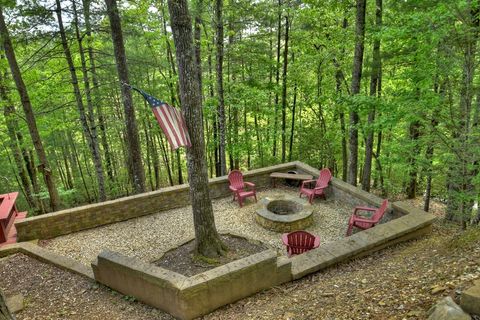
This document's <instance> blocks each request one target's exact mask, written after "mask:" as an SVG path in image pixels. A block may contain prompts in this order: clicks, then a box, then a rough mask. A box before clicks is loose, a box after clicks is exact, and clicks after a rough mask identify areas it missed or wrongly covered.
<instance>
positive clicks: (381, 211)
mask: <svg viewBox="0 0 480 320" xmlns="http://www.w3.org/2000/svg"><path fill="white" fill-rule="evenodd" d="M387 207H388V200H387V199H385V200H383V202H382V205H381V206H380V208H378V209H377V210H376V211H375V213H374V214H373V215H372V222H373V223H377V222H378V221H380V220H381V219H382V218H383V215H384V214H385V212H386V211H387Z"/></svg>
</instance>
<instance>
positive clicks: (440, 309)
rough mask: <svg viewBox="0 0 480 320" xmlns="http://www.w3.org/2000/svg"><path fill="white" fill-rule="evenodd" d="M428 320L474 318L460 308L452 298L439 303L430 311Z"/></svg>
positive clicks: (464, 319) (467, 319) (468, 319)
mask: <svg viewBox="0 0 480 320" xmlns="http://www.w3.org/2000/svg"><path fill="white" fill-rule="evenodd" d="M428 314H429V315H430V316H429V317H428V320H471V319H472V318H471V317H470V316H469V315H468V314H467V313H465V312H464V311H463V310H462V308H460V307H459V306H458V305H457V304H456V303H455V302H454V301H453V300H452V298H451V297H446V298H443V299H442V300H440V301H439V302H437V304H436V305H434V306H433V307H431V308H430V310H428Z"/></svg>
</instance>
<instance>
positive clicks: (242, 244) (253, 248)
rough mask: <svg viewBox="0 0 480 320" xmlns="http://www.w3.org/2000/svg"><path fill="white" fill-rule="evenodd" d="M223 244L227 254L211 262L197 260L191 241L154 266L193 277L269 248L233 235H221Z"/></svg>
mask: <svg viewBox="0 0 480 320" xmlns="http://www.w3.org/2000/svg"><path fill="white" fill-rule="evenodd" d="M220 237H221V239H222V241H223V243H224V244H225V245H226V247H227V248H228V251H227V252H226V254H225V255H224V256H222V257H219V258H217V259H211V260H210V261H201V260H199V259H195V257H194V255H193V254H192V251H193V248H194V241H193V240H192V241H189V242H187V243H185V244H183V245H181V246H179V247H178V248H175V249H172V250H170V251H168V252H166V253H165V254H164V255H163V256H162V258H160V259H159V260H157V261H155V262H154V264H155V265H157V266H159V267H162V268H165V269H168V270H172V271H175V272H178V273H180V274H183V275H184V276H187V277H191V276H193V275H196V274H198V273H202V272H205V271H207V270H210V269H213V268H216V267H218V266H221V265H224V264H227V263H229V262H232V261H235V260H238V259H242V258H245V257H248V256H250V255H252V254H256V253H259V252H261V251H263V250H266V249H267V247H266V246H265V245H264V244H262V243H261V242H258V241H256V242H254V241H249V240H247V239H246V238H242V237H236V236H232V235H228V234H226V235H221V236H220Z"/></svg>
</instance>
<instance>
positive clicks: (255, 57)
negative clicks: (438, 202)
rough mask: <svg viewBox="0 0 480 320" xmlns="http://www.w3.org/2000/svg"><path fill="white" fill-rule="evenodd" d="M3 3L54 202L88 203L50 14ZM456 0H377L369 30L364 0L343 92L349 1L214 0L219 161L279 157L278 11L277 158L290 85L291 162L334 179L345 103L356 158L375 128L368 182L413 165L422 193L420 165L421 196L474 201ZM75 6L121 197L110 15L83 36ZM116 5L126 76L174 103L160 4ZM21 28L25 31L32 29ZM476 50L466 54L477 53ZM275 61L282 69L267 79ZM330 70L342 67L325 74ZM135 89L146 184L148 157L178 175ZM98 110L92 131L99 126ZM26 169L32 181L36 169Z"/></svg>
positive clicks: (87, 182) (471, 117)
mask: <svg viewBox="0 0 480 320" xmlns="http://www.w3.org/2000/svg"><path fill="white" fill-rule="evenodd" d="M2 3H3V4H4V6H5V7H8V8H9V9H5V11H6V12H5V14H6V15H7V17H8V18H9V19H8V20H9V21H11V23H10V24H9V29H10V30H11V33H12V39H13V41H14V47H15V51H16V54H17V59H18V60H19V64H20V65H21V69H22V75H23V77H24V79H25V82H26V84H27V87H28V90H29V93H30V97H31V100H32V104H33V107H34V111H35V114H36V117H37V126H38V128H39V131H40V133H41V137H42V140H43V143H44V145H45V147H46V150H47V153H48V156H49V159H50V161H52V163H54V164H55V165H54V175H55V177H56V179H57V181H58V183H59V184H60V185H61V186H62V187H61V188H60V190H59V191H60V194H61V197H62V201H63V203H64V206H65V207H69V206H73V205H78V204H81V203H86V202H93V201H95V200H96V197H97V186H96V181H95V179H94V176H95V172H94V166H93V161H92V159H91V156H90V153H89V151H88V150H89V149H88V146H87V145H86V140H85V138H84V137H83V133H82V130H81V127H80V126H79V119H78V112H77V111H76V107H75V99H74V95H73V93H72V89H71V84H70V79H69V77H68V70H67V64H66V62H65V59H64V57H63V53H62V50H61V46H60V42H59V41H60V40H59V38H58V37H57V36H56V31H57V28H58V27H57V25H56V21H54V20H53V17H52V14H51V12H50V11H49V10H48V9H49V8H48V7H46V6H43V7H42V4H43V2H32V3H28V2H25V3H23V2H21V3H20V5H19V6H18V7H17V8H13V7H12V6H7V5H6V1H5V0H4V1H3V2H2ZM468 3H469V2H467V1H464V0H462V1H457V2H455V3H452V1H447V0H436V1H429V2H418V1H384V4H383V7H384V10H383V26H382V27H381V28H378V27H377V26H375V2H374V1H369V2H368V7H367V25H366V39H365V52H364V63H363V77H362V82H361V93H360V94H359V95H355V96H354V97H352V96H350V94H349V90H350V82H351V70H352V61H353V48H354V28H355V21H354V19H355V7H354V6H352V5H351V2H349V1H330V0H329V1H317V0H308V1H303V2H299V1H286V2H283V4H282V7H280V8H279V7H278V4H277V3H276V2H271V1H251V0H238V1H233V2H232V1H231V2H227V3H226V4H225V8H224V21H225V25H224V28H225V39H224V46H225V56H224V63H225V65H224V83H225V106H226V112H227V142H228V146H227V158H228V157H229V156H231V157H232V160H234V163H235V162H238V164H239V167H240V168H241V169H243V170H245V169H250V168H256V167H261V166H266V165H270V164H275V163H279V162H280V157H279V156H278V154H281V153H280V152H277V155H276V156H273V154H272V150H273V147H274V146H273V143H274V140H275V139H274V135H276V142H277V146H276V147H277V150H279V149H280V148H281V143H280V142H281V121H282V119H281V98H280V96H281V92H282V80H283V79H282V77H281V71H282V67H283V63H284V61H283V56H281V57H280V62H279V65H277V57H276V54H277V47H276V46H277V36H278V34H277V25H278V14H279V11H280V13H281V24H282V26H281V28H282V32H281V33H280V37H281V41H280V46H281V48H280V53H282V51H283V46H284V39H283V37H284V29H285V28H284V27H285V26H284V20H285V18H284V17H285V16H286V15H287V14H288V15H289V18H290V21H291V29H290V40H289V43H290V48H289V52H290V54H289V57H288V59H289V60H288V76H287V106H286V119H285V127H286V137H287V155H289V152H290V151H289V150H288V144H289V142H290V133H291V125H292V118H293V103H294V102H293V101H294V94H296V105H295V123H294V130H293V141H292V146H293V148H292V151H291V158H292V159H293V160H297V159H299V160H302V161H304V162H307V163H309V164H311V165H313V166H315V167H325V166H329V167H331V169H333V172H334V175H335V176H338V177H340V176H341V172H342V166H343V164H344V161H345V160H346V159H343V158H342V138H345V139H346V142H347V143H348V132H349V129H350V128H349V124H348V123H349V121H348V116H349V112H351V111H356V112H357V113H358V114H359V116H360V122H359V124H358V129H359V134H360V137H359V141H360V145H359V155H360V159H359V160H360V161H359V162H360V164H362V163H363V161H364V154H365V145H364V144H365V138H366V136H367V134H368V133H369V132H374V134H375V143H374V145H375V148H374V152H375V153H376V154H378V159H377V160H378V163H380V164H381V167H382V171H381V172H380V171H378V170H376V169H375V167H376V164H377V162H376V161H375V159H374V161H373V168H374V169H373V170H372V179H373V180H374V181H375V187H376V188H378V189H380V188H382V187H381V186H380V185H379V183H380V182H379V181H380V177H382V178H383V179H384V185H383V189H384V190H385V191H386V192H387V194H388V195H395V196H396V195H401V194H403V193H404V192H405V189H406V186H407V185H408V184H409V183H410V181H411V175H412V174H414V175H415V179H416V182H417V185H418V191H417V193H418V194H422V193H423V190H424V189H425V187H426V181H427V176H428V175H431V176H432V177H433V179H432V195H434V196H436V197H439V198H442V199H446V198H449V195H450V196H451V197H453V198H458V199H460V201H463V202H472V201H474V200H475V199H478V193H479V192H478V190H479V186H480V182H479V181H480V178H479V170H478V162H475V161H474V160H475V159H478V158H480V150H479V149H480V147H479V145H480V143H479V141H480V139H479V137H480V134H479V132H480V131H479V129H478V117H479V115H478V114H479V112H480V111H479V109H478V97H476V95H478V93H477V91H478V83H479V77H478V70H477V69H474V70H473V72H474V77H473V86H472V89H471V90H473V93H474V95H475V98H474V99H472V101H471V104H470V109H469V110H467V111H465V112H463V111H462V110H461V108H460V107H461V106H460V105H461V101H462V100H461V99H462V96H463V95H464V92H465V81H464V63H465V59H464V57H465V52H466V43H467V41H468V40H469V39H471V37H472V34H474V33H472V28H471V27H470V26H469V24H468V13H469V8H468ZM196 4H197V2H196V1H192V3H191V6H190V8H191V12H192V13H193V12H195V10H196V8H197V7H196ZM202 4H203V6H202V8H201V9H202V10H201V11H202V13H201V19H202V24H201V41H200V45H201V61H202V66H201V68H202V90H203V111H204V127H205V130H206V147H207V161H208V164H209V170H210V175H211V176H213V175H215V149H216V148H217V147H218V142H219V137H218V134H217V135H216V136H215V126H216V117H217V114H216V108H217V103H218V99H217V96H216V89H215V88H216V82H215V72H216V71H215V44H214V34H215V25H214V22H213V21H214V19H213V16H214V11H213V8H212V3H211V2H208V1H202ZM63 5H64V6H65V8H64V10H65V13H64V15H65V16H67V15H69V14H70V12H71V8H70V7H69V6H71V4H69V3H67V2H66V3H64V4H63ZM82 9H83V8H81V7H79V8H78V10H79V13H80V26H79V27H80V32H81V35H82V37H83V38H82V44H83V47H84V49H88V48H89V46H91V47H92V48H93V53H94V61H90V58H89V57H88V53H87V52H85V54H86V56H87V67H88V68H89V74H88V76H89V79H90V85H91V87H92V94H93V101H94V106H95V110H94V112H93V118H94V119H95V121H96V128H97V134H98V138H99V139H100V140H102V139H103V140H102V141H106V143H107V145H108V148H109V153H110V154H109V156H110V159H111V172H110V173H111V177H110V176H109V175H108V174H107V162H106V156H107V150H106V148H105V145H104V144H103V142H102V143H100V145H101V153H102V158H103V163H104V170H105V172H106V177H107V181H106V184H107V193H108V196H109V198H116V197H120V196H124V195H127V194H130V193H131V192H132V190H131V187H130V184H131V177H129V176H128V170H127V168H128V165H129V164H128V159H127V158H126V157H125V155H126V154H127V152H126V144H125V142H124V141H125V136H124V134H125V123H124V116H123V110H122V104H121V99H122V98H121V95H120V86H119V83H118V80H117V78H116V69H115V61H114V58H113V54H112V53H113V47H112V43H111V38H110V35H109V34H108V32H105V30H109V25H108V19H105V16H104V14H103V11H102V10H103V8H102V7H101V6H92V7H91V24H92V34H91V36H87V35H86V29H85V23H84V17H83V10H82ZM120 11H121V17H122V25H123V31H124V37H125V39H124V41H125V46H126V54H127V58H128V64H129V65H128V66H129V76H130V82H131V84H133V85H135V86H137V87H139V88H142V89H144V90H145V91H147V92H149V93H151V94H152V95H154V96H156V97H157V98H159V99H161V100H164V101H167V102H169V103H170V104H174V105H175V106H176V107H179V97H178V91H177V75H176V61H175V52H174V50H175V48H174V45H173V41H172V34H171V32H170V27H169V26H170V24H171V23H170V21H169V17H168V10H167V8H166V3H165V2H162V1H154V2H151V1H144V0H140V1H124V2H122V5H121V6H120ZM67 12H69V13H68V14H67ZM66 21H67V25H66V27H67V33H68V36H69V45H70V49H71V51H72V54H73V56H74V62H75V65H76V66H77V75H78V77H79V80H80V81H81V83H80V86H81V90H82V95H83V97H84V98H85V99H86V97H85V95H86V93H85V86H84V83H83V79H82V73H81V68H80V54H79V46H78V43H77V41H76V40H75V34H74V28H73V25H72V24H71V21H72V19H66ZM344 22H345V23H344ZM27 25H28V26H31V28H32V30H34V31H33V32H30V31H29V29H27ZM374 40H380V42H381V56H382V86H381V95H380V97H372V96H371V95H370V89H369V86H370V77H371V74H372V47H373V42H374ZM170 54H171V57H170ZM477 56H478V54H477V55H476V56H475V57H477ZM171 58H173V59H171ZM475 59H476V60H475V63H476V64H478V61H477V60H478V59H477V58H475ZM92 62H95V67H96V73H95V76H96V81H97V82H98V86H96V87H94V86H93V83H92V82H93V74H92V73H91V71H92V67H93V64H92ZM476 64H475V67H476ZM277 68H279V72H280V76H279V81H278V83H277V82H276V73H277ZM0 69H1V71H2V72H4V71H7V69H8V68H7V64H6V62H5V60H4V59H0ZM339 72H340V74H341V75H342V78H341V79H340V82H337V80H338V78H337V75H338V73H339ZM4 82H5V83H6V85H7V87H8V88H10V90H9V97H10V99H11V100H12V102H13V104H14V105H15V107H16V109H17V115H16V118H17V119H18V131H19V133H21V135H23V137H24V139H23V144H22V145H20V147H21V148H25V149H27V150H32V142H31V141H30V138H29V133H28V130H27V127H26V124H25V122H24V121H23V116H22V113H21V111H20V110H21V106H20V101H19V98H18V95H17V94H16V92H15V90H13V88H14V84H13V82H12V80H11V77H7V78H6V79H5V80H4ZM276 95H278V98H277V99H278V103H277V106H275V100H276ZM133 99H134V104H135V111H136V117H137V121H138V123H137V126H138V130H139V135H140V140H141V147H142V156H143V161H144V164H145V168H146V172H149V177H147V181H148V180H149V179H150V180H151V181H152V185H155V179H156V177H155V176H154V171H155V170H154V168H155V166H156V167H157V168H158V170H159V177H158V179H159V187H162V186H165V185H167V184H168V181H169V180H168V178H167V177H168V173H167V166H168V168H169V169H170V173H171V175H172V176H173V180H174V181H177V180H178V178H177V177H176V175H178V168H179V167H178V166H179V165H180V166H181V169H182V170H183V172H185V171H186V170H185V167H184V166H185V160H184V156H183V153H182V157H181V159H180V162H179V163H177V161H176V155H175V153H173V152H171V150H169V147H168V145H166V144H165V143H166V142H165V139H164V137H163V136H162V133H161V132H160V130H159V128H158V125H157V124H156V122H155V119H154V117H153V115H152V113H151V111H150V110H149V109H150V108H149V107H148V106H147V105H146V104H145V102H144V101H143V98H142V97H141V96H140V95H138V94H137V93H133ZM2 110H3V109H2ZM373 110H375V120H374V121H373V123H370V124H369V123H368V122H367V117H368V114H369V113H370V112H371V111H373ZM101 114H102V115H103V120H104V126H105V130H104V131H102V130H101V128H100V115H101ZM275 117H277V121H278V127H277V131H275V129H274V122H275ZM342 117H343V118H344V120H345V124H346V127H345V131H343V130H342V127H341V123H340V122H341V119H342ZM475 119H477V120H476V121H477V124H476V125H475V123H476V122H475ZM465 123H468V125H469V126H470V127H469V128H468V130H463V129H462V128H463V127H462V126H464V124H465ZM412 124H415V125H417V126H418V131H419V135H418V138H415V139H412V136H411V134H410V128H411V126H412ZM462 130H463V131H462ZM5 131H6V127H5V119H4V117H3V115H1V116H0V138H1V139H2V141H6V140H7V139H8V138H7V135H6V133H5ZM380 132H381V137H382V141H381V146H380V150H377V142H378V133H380ZM462 135H468V139H466V141H465V140H461V137H462ZM152 141H153V142H152ZM162 143H163V144H162ZM430 146H432V147H433V150H434V151H433V155H432V156H429V155H428V154H427V150H428V148H429V147H430ZM163 150H165V151H163ZM0 156H1V157H2V159H6V158H9V159H10V161H9V163H8V164H7V165H2V166H0V176H5V177H7V178H8V180H9V182H10V184H9V185H8V186H6V187H5V186H3V187H1V188H3V189H2V191H5V192H6V191H7V190H6V189H7V188H8V189H9V190H11V189H18V188H19V187H16V186H15V183H17V181H18V172H17V171H18V170H17V168H16V166H15V165H14V163H13V160H12V155H11V150H9V147H8V146H7V145H5V147H4V148H2V149H0ZM155 159H157V160H155ZM235 160H236V161H235ZM155 161H157V162H156V163H155ZM228 162H229V161H228V159H227V163H228ZM465 168H466V169H465ZM147 169H148V170H147ZM459 170H466V173H468V174H459V172H460V171H459ZM452 175H453V176H461V177H464V176H468V179H465V180H464V181H459V184H462V183H467V184H469V185H470V186H469V191H468V192H466V191H465V190H463V189H462V190H459V191H458V192H453V191H451V190H450V191H449V189H448V186H447V185H448V184H449V183H450V181H451V180H452V179H451V176H452ZM69 176H70V177H69ZM38 178H39V182H40V183H39V184H40V185H42V190H43V183H42V182H41V179H40V178H41V177H40V175H39V176H38ZM69 179H70V180H72V181H71V183H70V182H69V181H68V180H69ZM147 184H148V183H147ZM154 188H155V187H154ZM447 193H448V194H447ZM38 196H39V197H40V198H44V196H45V194H44V193H43V191H42V192H41V193H39V194H38ZM453 198H452V199H453ZM452 199H451V201H453V200H452Z"/></svg>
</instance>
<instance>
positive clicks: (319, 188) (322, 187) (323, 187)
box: [314, 184, 328, 190]
mask: <svg viewBox="0 0 480 320" xmlns="http://www.w3.org/2000/svg"><path fill="white" fill-rule="evenodd" d="M327 187H328V184H326V185H323V186H320V187H316V188H314V189H315V190H322V189H325V188H327Z"/></svg>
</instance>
